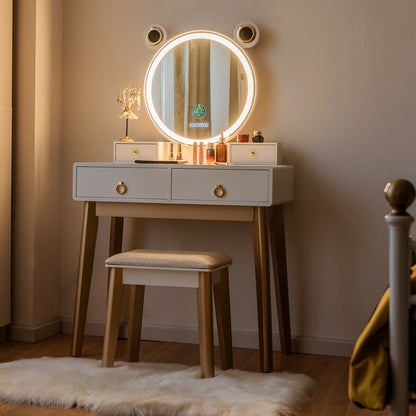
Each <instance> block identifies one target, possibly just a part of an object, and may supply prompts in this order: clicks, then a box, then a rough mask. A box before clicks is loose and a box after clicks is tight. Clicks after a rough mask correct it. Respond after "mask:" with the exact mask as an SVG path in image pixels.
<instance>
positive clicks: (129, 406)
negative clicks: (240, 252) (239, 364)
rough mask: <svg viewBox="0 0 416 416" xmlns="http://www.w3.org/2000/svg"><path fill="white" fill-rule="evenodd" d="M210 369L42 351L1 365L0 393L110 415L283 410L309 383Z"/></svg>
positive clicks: (273, 415)
mask: <svg viewBox="0 0 416 416" xmlns="http://www.w3.org/2000/svg"><path fill="white" fill-rule="evenodd" d="M216 374H217V376H216V377H214V378H210V379H200V368H199V367H198V366H195V367H188V366H184V365H178V364H161V363H124V362H118V363H116V365H115V367H114V368H101V367H100V361H97V360H91V359H86V358H49V357H44V358H40V359H27V360H19V361H13V362H9V363H4V364H0V399H2V400H4V401H9V402H14V403H20V404H36V405H41V406H48V407H63V408H71V407H79V408H83V409H86V410H90V411H95V412H98V413H103V414H110V415H128V416H133V415H134V416H168V415H174V416H220V415H226V416H269V415H270V416H278V415H282V416H283V415H284V416H288V415H292V414H295V413H297V412H298V411H299V410H300V408H301V406H302V405H303V404H304V402H305V401H306V400H307V399H308V397H309V396H310V394H311V392H312V390H313V386H314V382H313V381H312V380H311V379H310V378H309V377H307V376H305V375H301V374H290V373H270V374H263V373H254V372H247V371H241V370H227V371H221V370H218V369H217V370H216Z"/></svg>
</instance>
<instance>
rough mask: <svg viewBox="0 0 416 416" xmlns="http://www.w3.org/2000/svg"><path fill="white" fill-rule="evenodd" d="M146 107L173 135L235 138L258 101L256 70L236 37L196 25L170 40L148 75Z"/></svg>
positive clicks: (187, 140) (180, 137)
mask: <svg viewBox="0 0 416 416" xmlns="http://www.w3.org/2000/svg"><path fill="white" fill-rule="evenodd" d="M144 96H145V103H146V108H147V111H148V113H149V115H150V117H151V119H152V121H153V122H154V123H155V125H156V126H157V127H158V129H159V130H160V131H161V132H162V133H163V134H164V135H165V136H166V137H167V138H168V139H170V140H174V141H177V142H182V143H186V144H192V143H193V142H194V141H204V142H216V141H218V139H219V138H220V136H221V134H223V136H224V138H225V139H226V140H227V139H231V138H232V137H233V136H234V135H235V134H236V133H237V132H238V130H239V129H241V127H242V125H243V124H244V123H245V122H246V121H247V119H248V117H249V115H250V113H251V110H252V108H253V105H254V99H255V76H254V71H253V66H252V64H251V63H250V60H249V59H248V57H247V55H246V54H245V52H244V51H243V50H242V49H241V48H240V47H239V46H238V45H237V44H236V43H235V42H234V41H232V40H231V39H229V38H227V37H226V36H223V35H220V34H218V33H215V32H210V31H194V32H188V33H184V34H182V35H179V36H177V37H175V38H173V39H172V40H170V41H169V42H167V43H166V44H165V45H164V46H163V47H162V48H161V49H160V50H159V51H158V52H157V53H156V54H155V56H154V57H153V59H152V61H151V63H150V65H149V68H148V70H147V73H146V77H145V85H144Z"/></svg>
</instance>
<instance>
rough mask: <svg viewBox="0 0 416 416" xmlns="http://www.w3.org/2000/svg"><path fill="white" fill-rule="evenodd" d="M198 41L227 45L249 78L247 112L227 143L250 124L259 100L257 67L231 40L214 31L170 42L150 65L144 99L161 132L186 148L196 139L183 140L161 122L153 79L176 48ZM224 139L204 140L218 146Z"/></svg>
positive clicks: (228, 135)
mask: <svg viewBox="0 0 416 416" xmlns="http://www.w3.org/2000/svg"><path fill="white" fill-rule="evenodd" d="M194 39H207V40H211V41H214V42H218V43H220V44H221V45H224V46H225V47H226V48H228V49H230V50H231V51H232V52H233V53H234V54H235V55H236V56H237V58H238V60H239V61H240V63H241V65H242V66H243V68H244V72H245V74H246V77H247V99H246V102H245V104H244V107H243V110H242V112H241V114H240V116H239V117H238V119H237V120H236V121H235V122H234V123H233V124H232V126H230V127H229V128H228V129H227V130H225V131H224V132H223V135H224V137H225V138H226V139H227V138H228V139H231V138H232V136H233V135H235V134H236V133H237V131H238V130H239V129H240V128H241V126H242V125H243V124H244V122H245V121H246V120H247V118H248V116H249V114H250V111H251V109H252V108H253V105H254V99H255V84H256V82H255V75H254V70H253V67H252V65H251V63H250V61H249V59H248V57H247V55H246V54H245V52H244V51H243V50H242V49H241V48H240V47H239V46H238V45H237V44H236V43H235V42H234V41H232V40H231V39H229V38H227V37H226V36H223V35H221V34H218V33H215V32H210V31H193V32H187V33H184V34H182V35H179V36H177V37H175V38H173V39H172V40H170V41H169V42H167V43H166V44H165V45H164V46H163V47H162V48H161V49H160V50H159V51H158V52H157V53H156V54H155V56H154V57H153V59H152V61H151V62H150V65H149V68H148V70H147V73H146V77H145V84H144V96H145V103H146V107H147V110H148V112H149V114H150V117H151V119H152V121H153V122H154V123H155V125H156V126H157V127H158V128H159V130H160V131H161V132H162V133H163V134H164V135H165V136H166V137H168V138H169V139H172V140H175V141H177V142H181V143H185V144H192V143H193V142H194V141H195V139H189V138H187V137H183V136H181V135H179V134H177V133H175V132H174V131H173V130H171V129H169V128H168V127H167V126H166V125H165V123H164V122H163V121H162V120H161V118H160V117H159V115H158V112H157V111H156V108H155V104H154V102H153V98H152V83H153V78H154V76H155V72H156V70H157V68H158V66H159V64H160V62H161V60H162V59H163V58H164V57H165V56H166V54H167V53H169V52H170V51H171V50H172V49H173V48H175V46H177V45H180V44H182V43H184V42H187V41H190V40H194ZM219 138H220V134H218V135H216V136H213V137H210V138H208V139H203V140H200V141H201V142H205V143H209V142H217V141H218V140H219Z"/></svg>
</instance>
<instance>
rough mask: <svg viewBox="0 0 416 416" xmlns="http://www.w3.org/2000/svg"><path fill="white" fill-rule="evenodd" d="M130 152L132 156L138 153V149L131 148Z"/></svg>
mask: <svg viewBox="0 0 416 416" xmlns="http://www.w3.org/2000/svg"><path fill="white" fill-rule="evenodd" d="M131 154H132V155H133V156H136V155H138V154H139V151H138V150H132V151H131Z"/></svg>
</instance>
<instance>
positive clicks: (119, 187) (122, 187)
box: [116, 182, 127, 195]
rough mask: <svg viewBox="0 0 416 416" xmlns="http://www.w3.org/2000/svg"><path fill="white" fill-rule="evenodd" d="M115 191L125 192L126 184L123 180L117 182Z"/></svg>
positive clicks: (121, 193)
mask: <svg viewBox="0 0 416 416" xmlns="http://www.w3.org/2000/svg"><path fill="white" fill-rule="evenodd" d="M116 191H117V193H118V194H120V195H123V194H125V193H126V192H127V185H126V184H125V183H124V182H119V183H118V184H117V186H116Z"/></svg>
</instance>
